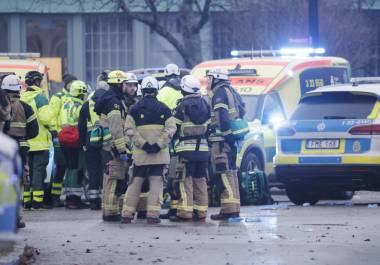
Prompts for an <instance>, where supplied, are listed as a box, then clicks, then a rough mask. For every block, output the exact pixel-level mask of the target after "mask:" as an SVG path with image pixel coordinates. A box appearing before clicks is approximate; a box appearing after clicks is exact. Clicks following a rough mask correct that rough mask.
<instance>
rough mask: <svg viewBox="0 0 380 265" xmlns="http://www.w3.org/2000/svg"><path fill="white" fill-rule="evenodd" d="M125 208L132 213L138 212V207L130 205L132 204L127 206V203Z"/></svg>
mask: <svg viewBox="0 0 380 265" xmlns="http://www.w3.org/2000/svg"><path fill="white" fill-rule="evenodd" d="M123 210H125V211H127V212H129V213H132V214H133V213H135V212H136V208H135V207H130V206H126V205H124V206H123Z"/></svg>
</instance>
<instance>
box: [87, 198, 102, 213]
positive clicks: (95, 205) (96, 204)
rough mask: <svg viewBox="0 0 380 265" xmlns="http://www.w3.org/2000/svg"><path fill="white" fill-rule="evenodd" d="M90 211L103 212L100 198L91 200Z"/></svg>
mask: <svg viewBox="0 0 380 265" xmlns="http://www.w3.org/2000/svg"><path fill="white" fill-rule="evenodd" d="M90 209H91V210H94V211H96V210H101V209H102V202H101V199H100V198H96V199H92V200H90Z"/></svg>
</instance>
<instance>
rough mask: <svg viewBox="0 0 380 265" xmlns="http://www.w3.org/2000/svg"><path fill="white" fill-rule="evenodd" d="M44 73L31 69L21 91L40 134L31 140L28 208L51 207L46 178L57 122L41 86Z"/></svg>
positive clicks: (29, 141)
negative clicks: (45, 189) (46, 190)
mask: <svg viewBox="0 0 380 265" xmlns="http://www.w3.org/2000/svg"><path fill="white" fill-rule="evenodd" d="M42 79H43V74H41V73H40V72H38V71H30V72H28V73H26V75H25V82H26V84H27V89H26V91H25V92H21V100H22V101H23V102H25V103H27V104H28V105H30V106H31V107H32V109H33V111H34V113H35V115H36V118H37V123H38V135H37V136H36V137H34V138H32V139H30V140H28V144H29V176H30V180H31V192H32V203H31V204H26V205H24V207H25V208H26V209H30V207H31V209H35V210H38V209H49V208H51V207H50V206H48V205H46V204H45V203H44V180H45V178H46V167H47V165H48V164H49V148H50V145H51V142H52V138H51V134H50V131H49V130H53V126H54V124H55V121H54V116H52V114H51V112H50V110H49V105H48V103H49V102H48V100H47V98H46V97H45V95H44V94H45V91H44V89H43V88H41V82H42Z"/></svg>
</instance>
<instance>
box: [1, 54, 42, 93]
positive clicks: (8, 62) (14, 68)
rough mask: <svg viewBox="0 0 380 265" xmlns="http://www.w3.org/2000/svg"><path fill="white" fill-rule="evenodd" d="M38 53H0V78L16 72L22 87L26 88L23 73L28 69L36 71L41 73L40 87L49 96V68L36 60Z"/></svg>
mask: <svg viewBox="0 0 380 265" xmlns="http://www.w3.org/2000/svg"><path fill="white" fill-rule="evenodd" d="M39 57H40V55H39V53H0V78H1V76H4V75H8V74H16V75H17V76H19V77H20V78H21V81H22V84H23V89H26V84H25V75H26V73H27V72H29V71H38V72H40V73H42V74H44V76H43V80H42V83H41V85H42V88H43V89H44V91H45V94H46V96H47V97H49V73H48V71H49V68H48V67H47V65H45V64H44V63H42V62H39V61H38V58H39Z"/></svg>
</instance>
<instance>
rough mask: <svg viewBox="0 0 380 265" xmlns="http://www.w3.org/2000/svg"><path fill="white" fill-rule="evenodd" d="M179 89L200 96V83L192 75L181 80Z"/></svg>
mask: <svg viewBox="0 0 380 265" xmlns="http://www.w3.org/2000/svg"><path fill="white" fill-rule="evenodd" d="M181 89H182V91H185V92H187V93H191V94H200V93H201V82H199V80H198V78H196V77H195V76H193V75H186V76H184V77H183V78H182V80H181Z"/></svg>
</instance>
